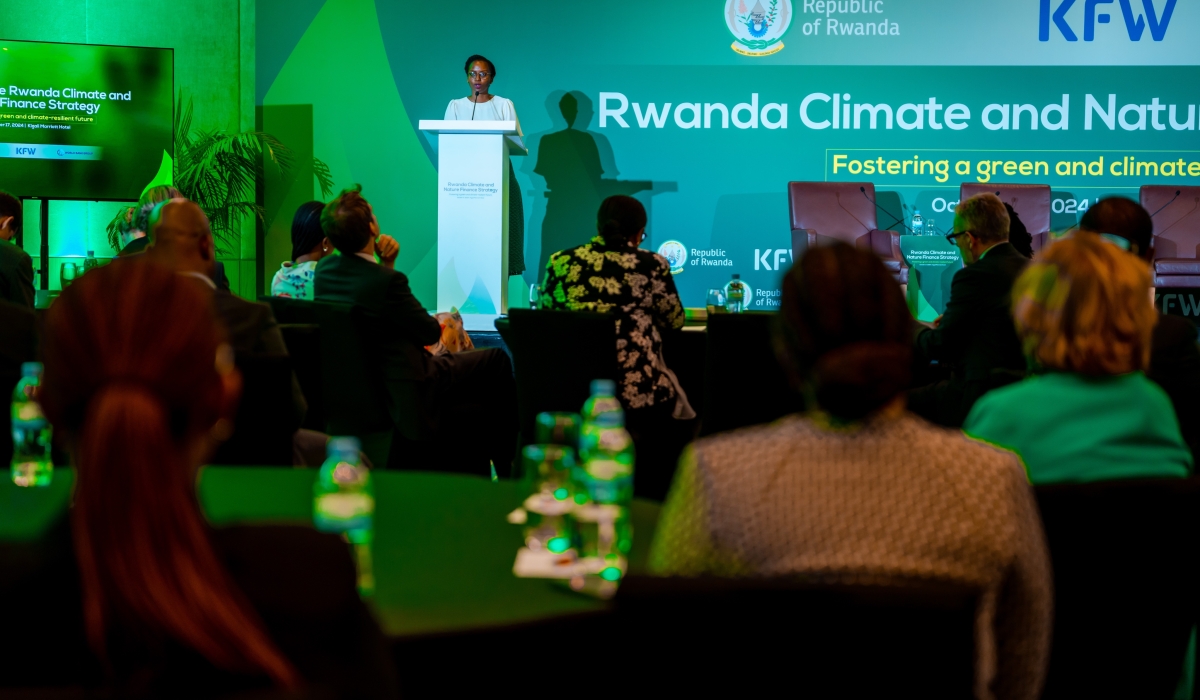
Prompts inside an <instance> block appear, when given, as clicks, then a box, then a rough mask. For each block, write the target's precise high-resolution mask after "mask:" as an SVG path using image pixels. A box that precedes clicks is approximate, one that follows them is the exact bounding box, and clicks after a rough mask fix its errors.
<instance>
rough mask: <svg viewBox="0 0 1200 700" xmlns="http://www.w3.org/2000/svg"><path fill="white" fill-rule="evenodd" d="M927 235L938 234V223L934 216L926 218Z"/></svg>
mask: <svg viewBox="0 0 1200 700" xmlns="http://www.w3.org/2000/svg"><path fill="white" fill-rule="evenodd" d="M925 235H926V236H936V235H938V230H937V224H936V223H934V221H933V217H929V218H927V219H925Z"/></svg>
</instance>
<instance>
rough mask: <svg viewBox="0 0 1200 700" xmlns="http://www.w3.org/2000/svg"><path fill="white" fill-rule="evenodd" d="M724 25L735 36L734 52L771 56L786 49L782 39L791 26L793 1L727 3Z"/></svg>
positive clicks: (729, 1)
mask: <svg viewBox="0 0 1200 700" xmlns="http://www.w3.org/2000/svg"><path fill="white" fill-rule="evenodd" d="M725 24H726V25H728V27H729V31H731V32H733V37H734V40H735V41H734V42H733V44H731V45H730V48H732V49H733V50H734V51H737V52H738V53H740V54H742V55H743V56H770V55H771V54H773V53H775V52H777V51H780V50H782V49H783V35H784V34H786V33H787V30H788V27H790V26H791V25H792V0H726V1H725Z"/></svg>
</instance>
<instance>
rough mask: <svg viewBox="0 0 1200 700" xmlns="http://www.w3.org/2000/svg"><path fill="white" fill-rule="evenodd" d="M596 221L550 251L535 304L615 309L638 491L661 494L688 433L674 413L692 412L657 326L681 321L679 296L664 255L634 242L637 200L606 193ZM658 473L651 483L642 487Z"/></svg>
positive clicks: (621, 393) (638, 228) (640, 217)
mask: <svg viewBox="0 0 1200 700" xmlns="http://www.w3.org/2000/svg"><path fill="white" fill-rule="evenodd" d="M594 226H595V229H596V231H597V235H596V237H595V238H593V239H592V241H591V242H590V243H588V244H586V245H583V246H580V247H578V248H572V249H569V250H562V251H559V252H557V253H555V254H554V255H551V256H550V262H549V263H547V265H546V277H545V281H544V282H543V284H542V290H543V291H542V299H541V307H542V308H543V309H562V310H571V311H597V312H600V313H610V314H613V315H614V316H616V319H617V338H616V353H617V368H618V369H617V377H615V379H616V380H617V398H619V399H620V400H621V403H622V405H624V407H625V422H626V426H627V427H628V428H629V432H630V434H631V435H632V436H633V440H634V445H635V446H636V448H637V453H638V463H639V479H641V480H642V481H643V482H644V484H643V483H639V492H640V493H644V494H649V493H652V492H657V493H658V495H659V497H661V495H662V494H663V493H664V492H665V490H666V487H667V484H668V483H669V477H670V474H671V467H673V466H674V464H675V461H676V460H677V459H678V457H679V452H680V450H682V449H683V446H684V444H685V443H686V442H687V440H688V439H689V438H690V437H691V436H690V435H687V434H686V433H681V432H680V431H676V430H673V428H674V427H675V426H674V425H672V423H673V420H672V419H673V418H681V419H691V418H694V417H695V415H696V414H695V411H693V410H692V408H691V406H690V405H689V404H688V400H687V396H686V395H685V394H684V393H683V389H682V388H681V387H680V386H679V381H678V379H677V378H676V377H675V373H674V372H672V371H671V369H670V368H669V367H668V366H667V362H666V360H665V359H664V357H663V340H662V334H663V333H665V332H667V331H671V330H676V329H679V328H682V327H683V323H684V313H683V304H682V303H681V302H680V301H679V292H678V291H676V289H675V280H674V279H673V277H672V276H671V266H670V265H669V264H668V263H667V261H666V259H665V258H663V257H662V256H661V255H658V254H657V253H654V252H651V251H649V250H642V249H641V248H639V247H638V246H639V245H641V243H642V241H644V240H645V238H646V210H645V208H644V207H642V203H641V202H639V201H637V200H636V199H634V198H633V197H629V196H626V195H614V196H612V197H609V198H608V199H606V200H604V202H603V203H602V204H601V205H600V209H599V211H598V212H597V214H596V221H595V224H594ZM677 433H678V435H677ZM680 435H681V436H682V437H680ZM660 478H661V484H659V485H658V486H657V488H655V489H653V490H652V491H651V490H646V489H645V488H644V485H645V484H649V483H650V482H651V481H652V480H653V481H657V480H659V479H660Z"/></svg>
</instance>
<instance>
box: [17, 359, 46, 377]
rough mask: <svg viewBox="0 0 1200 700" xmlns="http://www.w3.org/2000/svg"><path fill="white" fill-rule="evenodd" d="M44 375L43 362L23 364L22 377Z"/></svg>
mask: <svg viewBox="0 0 1200 700" xmlns="http://www.w3.org/2000/svg"><path fill="white" fill-rule="evenodd" d="M41 373H42V363H41V362H24V363H22V364H21V376H23V377H34V376H37V375H39V374H41Z"/></svg>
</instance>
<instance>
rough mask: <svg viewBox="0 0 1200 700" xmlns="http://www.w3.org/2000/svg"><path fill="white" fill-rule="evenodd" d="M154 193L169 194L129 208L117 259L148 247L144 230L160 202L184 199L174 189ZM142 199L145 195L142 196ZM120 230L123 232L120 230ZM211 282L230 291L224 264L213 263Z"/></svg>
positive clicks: (148, 239)
mask: <svg viewBox="0 0 1200 700" xmlns="http://www.w3.org/2000/svg"><path fill="white" fill-rule="evenodd" d="M154 191H157V192H159V193H160V195H166V194H169V195H170V196H169V197H165V198H164V199H157V200H154V201H150V202H147V203H145V204H141V205H139V206H135V207H130V208H129V215H128V216H129V220H128V221H127V222H126V224H125V225H124V226H123V227H119V228H118V233H119V238H118V240H119V241H120V242H121V243H122V248H121V252H119V253H117V257H118V258H127V257H129V256H131V255H140V254H141V253H144V252H146V248H147V247H149V245H150V236H148V235H146V230H147V229H148V228H149V226H150V214H151V212H153V211H154V209H155V207H157V206H158V204H159V203H160V202H163V201H165V200H166V199H185V197H183V195H181V194H179V190H176V189H175V188H174V187H166V188H157V187H156V188H154ZM144 198H145V195H143V199H144ZM122 228H123V229H125V230H121V229H122ZM212 281H213V283H215V284H216V285H217V289H219V290H221V291H223V292H228V291H230V289H229V278H228V277H227V276H226V275H225V264H224V263H222V262H221V261H220V260H217V261H216V262H214V263H213V273H212Z"/></svg>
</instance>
